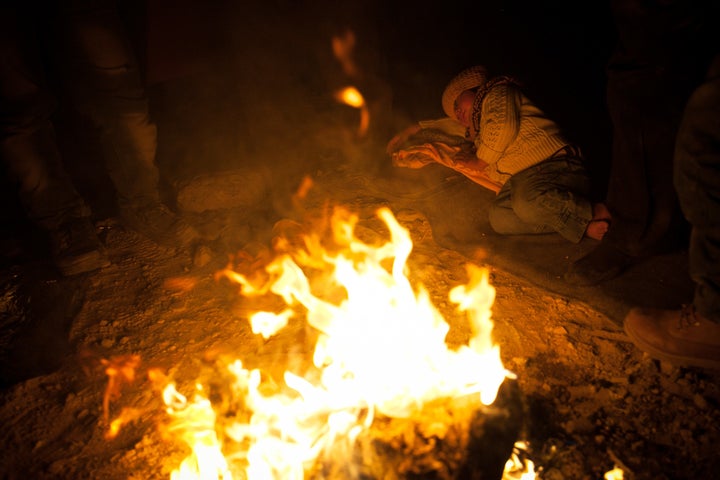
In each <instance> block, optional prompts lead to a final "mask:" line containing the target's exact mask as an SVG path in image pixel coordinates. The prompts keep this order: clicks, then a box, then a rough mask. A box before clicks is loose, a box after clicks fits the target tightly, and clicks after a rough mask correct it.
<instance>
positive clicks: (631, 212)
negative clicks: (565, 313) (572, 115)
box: [565, 69, 690, 285]
mask: <svg viewBox="0 0 720 480" xmlns="http://www.w3.org/2000/svg"><path fill="white" fill-rule="evenodd" d="M689 91H690V88H689V87H684V88H683V89H678V85H677V84H675V82H674V81H672V80H671V79H664V80H663V79H658V78H657V74H656V73H655V72H654V70H651V69H648V70H643V69H636V70H634V71H626V72H615V73H610V74H609V76H608V88H607V102H608V111H609V113H610V117H611V120H612V123H613V145H612V165H611V169H610V178H609V181H608V194H607V206H608V209H609V210H610V212H611V214H612V219H613V221H612V225H611V227H610V229H609V230H608V232H607V234H606V235H605V237H604V238H603V241H602V243H601V244H600V245H598V247H597V248H596V249H595V250H593V251H591V252H590V253H589V254H588V255H587V256H585V257H583V258H581V259H580V260H578V261H576V262H575V263H574V264H573V265H572V266H571V268H570V270H569V271H568V272H567V274H566V276H565V278H566V280H567V281H568V282H570V283H573V284H576V285H594V284H597V283H600V282H604V281H606V280H609V279H611V278H614V277H616V276H617V275H619V274H620V273H622V272H623V271H624V270H625V269H626V268H627V267H628V266H630V265H632V264H633V263H634V262H636V261H638V260H641V259H643V258H644V257H647V256H649V255H652V254H654V253H657V252H658V251H659V249H660V248H661V247H662V246H663V245H665V244H667V243H668V240H669V238H670V235H672V234H674V233H675V230H676V227H678V226H682V225H683V221H682V218H681V214H680V209H679V206H678V201H677V195H676V193H675V189H674V187H673V184H672V164H673V149H674V138H675V134H676V132H677V126H678V124H679V121H680V117H681V113H682V106H683V105H684V103H685V101H686V98H687V96H688V95H689ZM660 99H662V101H660Z"/></svg>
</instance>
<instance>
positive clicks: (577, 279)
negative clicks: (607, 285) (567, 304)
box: [563, 243, 635, 286]
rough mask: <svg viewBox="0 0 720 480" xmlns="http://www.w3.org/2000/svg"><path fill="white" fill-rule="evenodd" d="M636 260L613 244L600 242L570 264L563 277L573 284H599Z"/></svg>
mask: <svg viewBox="0 0 720 480" xmlns="http://www.w3.org/2000/svg"><path fill="white" fill-rule="evenodd" d="M634 260H635V259H634V257H631V256H630V255H627V254H625V253H623V252H621V251H620V250H618V249H617V248H615V247H613V246H612V245H609V244H607V243H600V245H598V246H597V248H596V249H595V250H593V251H591V252H590V253H588V254H587V255H585V256H584V257H582V258H581V259H579V260H576V261H575V262H574V263H573V264H572V265H570V268H569V269H568V271H567V272H565V275H564V277H563V278H564V280H565V281H566V282H567V283H570V284H573V285H580V286H590V285H597V284H598V283H602V282H606V281H608V280H611V279H613V278H615V277H617V276H618V275H620V274H621V273H622V272H623V271H625V269H626V268H628V267H629V266H630V265H631V264H632V263H633V261H634Z"/></svg>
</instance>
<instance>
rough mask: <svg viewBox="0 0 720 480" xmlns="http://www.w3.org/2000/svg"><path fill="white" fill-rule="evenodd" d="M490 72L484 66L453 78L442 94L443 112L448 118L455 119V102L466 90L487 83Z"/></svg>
mask: <svg viewBox="0 0 720 480" xmlns="http://www.w3.org/2000/svg"><path fill="white" fill-rule="evenodd" d="M487 79H488V71H487V69H486V68H485V67H483V66H482V65H475V66H474V67H470V68H466V69H465V70H463V71H462V72H460V73H458V74H457V75H456V76H455V78H453V79H452V80H451V81H450V83H448V86H447V87H445V91H444V92H443V94H442V107H443V111H444V112H445V114H446V115H447V116H448V117H451V118H454V119H455V120H457V117H455V100H457V97H459V96H460V94H461V93H462V92H464V91H465V90H470V89H473V88H477V87H480V86H482V85H484V84H485V82H487Z"/></svg>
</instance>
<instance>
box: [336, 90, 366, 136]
mask: <svg viewBox="0 0 720 480" xmlns="http://www.w3.org/2000/svg"><path fill="white" fill-rule="evenodd" d="M335 98H336V99H337V100H338V101H339V102H342V103H344V104H346V105H349V106H351V107H353V108H358V109H360V126H359V127H358V136H359V137H364V136H365V135H366V134H367V131H368V128H369V127H370V110H368V108H367V105H366V103H365V99H364V98H363V96H362V94H361V93H360V91H359V90H358V89H357V88H355V87H345V88H342V89H340V90H338V91H337V92H335Z"/></svg>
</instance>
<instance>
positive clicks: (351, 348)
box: [164, 208, 531, 480]
mask: <svg viewBox="0 0 720 480" xmlns="http://www.w3.org/2000/svg"><path fill="white" fill-rule="evenodd" d="M377 214H378V216H379V218H380V219H382V221H383V222H384V223H385V225H386V226H387V228H388V230H389V232H390V239H389V241H387V242H386V243H384V244H380V245H374V246H373V245H369V244H366V243H364V242H362V241H360V240H359V239H358V238H357V237H356V236H355V234H354V227H355V225H356V223H357V221H358V218H357V216H355V215H352V214H350V213H349V212H347V211H345V210H344V209H340V208H338V209H335V211H334V213H333V217H332V219H331V228H332V235H331V238H332V242H334V245H332V252H331V251H329V249H328V248H324V244H323V242H322V241H321V238H320V235H319V234H308V235H306V236H305V237H304V244H303V248H302V249H300V250H298V251H295V252H287V253H282V254H281V255H279V256H278V257H277V258H275V259H274V260H272V261H270V262H269V263H268V264H267V266H266V267H265V270H266V275H263V276H258V275H254V276H252V277H249V276H245V275H243V274H240V273H238V272H235V271H233V270H231V269H226V270H225V271H223V272H222V275H223V276H225V277H226V278H228V279H230V280H231V281H235V282H238V283H239V284H240V285H241V293H242V294H243V295H245V296H256V295H265V294H274V295H276V296H277V297H279V298H282V299H283V300H284V302H285V303H286V305H287V307H286V308H285V309H284V310H282V311H281V312H279V313H278V312H267V311H259V312H256V313H255V314H253V315H251V316H250V318H249V321H250V323H251V326H252V329H253V332H255V333H256V334H259V335H262V336H263V337H264V338H269V337H271V336H273V335H275V334H276V333H278V331H280V330H281V329H282V328H283V327H284V326H285V325H286V324H287V323H288V322H290V321H292V320H293V319H295V318H298V317H304V319H305V321H306V322H307V324H308V325H310V326H311V327H312V328H313V329H314V330H315V331H316V332H318V338H317V342H316V344H315V349H314V352H313V364H314V366H315V369H316V370H314V371H313V373H312V374H308V378H306V377H303V376H300V375H297V374H295V373H293V372H290V371H286V372H285V373H284V378H283V380H284V387H283V388H277V387H276V386H275V387H272V388H271V387H270V385H269V384H268V383H267V381H266V380H267V379H266V378H265V377H264V376H263V374H261V372H260V370H258V369H247V368H245V367H244V365H243V363H242V362H241V361H240V360H236V361H234V362H233V363H231V364H230V365H229V366H228V370H229V372H230V373H231V375H232V377H233V383H232V385H231V386H230V389H231V391H232V393H233V395H236V396H239V397H241V398H242V401H241V402H238V403H240V404H242V406H243V408H244V409H246V410H247V413H246V414H243V415H238V417H237V418H236V419H235V420H236V421H233V422H228V421H227V419H225V422H224V423H223V425H222V429H221V430H222V435H220V436H219V435H218V429H219V428H220V427H219V426H218V425H217V423H216V414H215V412H214V411H213V408H212V405H211V403H210V401H209V400H208V399H207V396H206V395H204V393H203V388H202V385H198V386H197V388H196V391H195V394H194V396H193V398H192V400H188V399H187V398H186V397H185V396H183V395H182V394H180V393H179V392H178V391H177V390H176V389H175V387H174V385H172V384H170V385H169V386H168V387H167V388H165V391H164V400H165V403H166V405H167V413H168V414H169V415H170V417H171V422H170V425H169V426H168V427H167V429H168V432H171V433H172V434H173V436H174V437H175V438H181V439H182V440H183V441H184V442H186V443H187V444H188V446H190V448H191V449H192V454H191V455H190V457H188V458H187V459H186V460H185V461H184V462H183V463H182V465H181V466H180V467H179V469H178V470H176V471H175V472H174V473H173V477H172V478H173V479H183V480H186V479H190V478H193V479H195V478H223V479H226V478H230V475H231V473H230V467H229V464H228V461H227V460H228V459H226V458H225V457H224V456H223V451H224V450H225V449H227V443H222V442H221V441H220V438H222V439H223V442H233V443H232V445H233V447H232V450H234V451H237V450H238V449H240V450H242V452H241V454H239V455H238V454H236V455H235V457H234V458H235V465H237V464H238V462H239V464H242V465H243V466H242V468H244V477H245V478H249V479H256V478H263V479H298V480H300V479H302V478H304V472H305V471H306V470H307V469H308V468H310V467H311V466H312V465H313V464H314V462H315V461H316V460H317V459H318V458H319V457H320V456H321V455H322V453H323V452H324V451H327V450H329V448H330V447H331V446H332V445H333V444H334V443H335V441H336V440H337V439H344V440H345V441H350V442H352V441H353V439H355V438H356V437H357V435H358V434H359V433H360V432H362V431H363V430H365V429H367V428H368V427H369V426H370V425H371V424H372V422H373V419H374V417H375V415H376V414H377V413H380V414H383V415H387V416H390V417H395V418H398V417H400V418H403V417H409V416H410V415H411V414H412V413H413V412H414V411H416V410H418V408H419V407H420V406H421V405H423V404H424V403H425V402H429V401H434V400H438V399H449V398H453V397H459V396H465V395H477V396H478V397H479V398H480V400H481V401H482V402H483V403H485V404H491V403H492V402H493V401H494V400H495V397H496V395H497V391H498V389H499V387H500V385H501V384H502V382H503V381H504V379H505V378H506V377H513V376H514V375H513V374H512V373H511V372H508V371H507V370H506V369H505V368H504V367H503V366H502V362H501V360H500V355H499V348H498V347H497V346H496V345H494V344H493V342H492V322H491V320H490V317H491V314H490V307H491V306H492V303H493V301H494V298H495V290H494V289H493V287H492V286H490V284H489V281H488V271H487V269H484V268H480V267H476V266H470V267H468V273H469V276H470V281H469V283H468V285H466V286H460V287H456V288H454V289H453V290H452V291H451V292H450V299H451V301H452V302H454V303H456V304H457V305H458V309H459V310H460V311H461V312H465V313H466V315H467V317H468V319H469V322H470V324H471V330H472V340H471V341H470V342H469V343H468V345H464V346H460V347H458V348H455V349H450V348H448V346H447V344H446V343H445V338H446V335H447V333H448V330H449V325H448V324H447V323H446V322H445V320H444V319H443V318H442V316H441V315H440V313H439V312H438V311H437V309H436V308H435V307H434V306H433V305H432V303H431V302H430V300H429V295H428V293H427V292H426V290H425V289H424V288H423V287H422V286H418V287H413V286H412V285H411V283H410V281H409V280H408V278H407V277H406V269H407V265H406V262H407V259H408V257H409V255H410V253H411V251H412V242H411V240H410V235H409V233H408V231H407V230H406V229H405V228H404V227H402V226H401V225H400V224H399V223H398V222H397V220H396V219H395V217H394V216H393V215H392V213H391V212H390V210H389V209H387V208H382V209H380V210H378V212H377ZM288 244H290V242H288ZM312 272H315V273H317V272H322V274H321V276H322V279H321V280H322V281H318V279H316V278H314V277H312V275H311V274H312ZM328 273H332V275H328ZM307 275H311V277H310V278H309V277H308V276H307ZM339 291H341V292H343V294H342V295H338V292H339ZM328 292H333V293H332V294H328ZM239 446H242V448H240V447H239ZM525 478H531V477H523V479H525Z"/></svg>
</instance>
